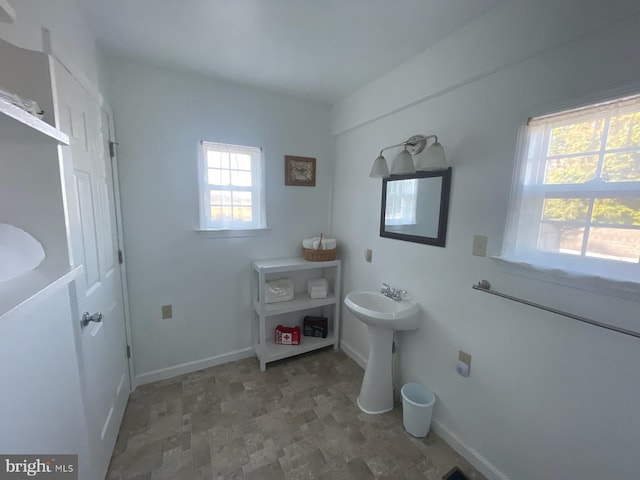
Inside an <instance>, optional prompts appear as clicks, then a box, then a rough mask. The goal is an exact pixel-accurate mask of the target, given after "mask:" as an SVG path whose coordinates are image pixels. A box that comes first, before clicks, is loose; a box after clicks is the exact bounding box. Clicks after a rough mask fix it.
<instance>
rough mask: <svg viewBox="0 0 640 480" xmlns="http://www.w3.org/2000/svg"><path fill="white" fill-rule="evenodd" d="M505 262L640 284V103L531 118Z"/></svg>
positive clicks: (633, 100) (626, 100) (609, 104)
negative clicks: (559, 269) (506, 260)
mask: <svg viewBox="0 0 640 480" xmlns="http://www.w3.org/2000/svg"><path fill="white" fill-rule="evenodd" d="M523 140H524V141H523V142H522V147H521V148H520V151H519V159H518V165H517V172H518V173H517V175H516V180H515V181H514V195H513V197H512V205H511V213H510V218H509V225H508V228H507V236H506V241H505V252H504V256H505V258H506V259H511V260H514V261H523V262H527V263H531V264H534V265H541V266H547V267H553V268H561V269H565V270H573V271H577V272H581V273H585V274H589V275H596V276H602V277H609V278H614V279H619V280H630V281H635V282H640V264H639V260H640V95H638V96H634V97H626V98H622V99H618V100H615V101H611V102H606V103H599V104H595V105H590V106H587V107H584V108H579V109H575V110H570V111H564V112H561V113H557V114H553V115H547V116H544V117H538V118H533V119H531V120H530V121H529V123H528V125H527V127H526V135H525V138H523Z"/></svg>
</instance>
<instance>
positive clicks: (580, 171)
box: [544, 155, 598, 185]
mask: <svg viewBox="0 0 640 480" xmlns="http://www.w3.org/2000/svg"><path fill="white" fill-rule="evenodd" d="M597 169H598V156H597V155H590V156H587V157H571V158H556V159H551V160H548V161H547V171H546V172H545V177H544V183H545V184H547V185H554V184H571V183H585V182H588V181H589V180H593V179H594V178H595V176H596V171H597Z"/></svg>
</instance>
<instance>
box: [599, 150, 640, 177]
mask: <svg viewBox="0 0 640 480" xmlns="http://www.w3.org/2000/svg"><path fill="white" fill-rule="evenodd" d="M602 178H605V179H607V180H608V181H609V182H640V151H637V152H627V153H608V154H607V155H605V156H604V164H603V166H602Z"/></svg>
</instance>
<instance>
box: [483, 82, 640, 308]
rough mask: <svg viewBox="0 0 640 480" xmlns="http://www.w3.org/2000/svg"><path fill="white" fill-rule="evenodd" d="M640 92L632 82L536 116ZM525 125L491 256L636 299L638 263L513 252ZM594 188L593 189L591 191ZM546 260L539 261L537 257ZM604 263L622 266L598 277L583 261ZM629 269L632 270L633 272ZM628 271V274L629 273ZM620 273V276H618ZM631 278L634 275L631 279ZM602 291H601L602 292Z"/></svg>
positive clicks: (576, 284) (639, 285)
mask: <svg viewBox="0 0 640 480" xmlns="http://www.w3.org/2000/svg"><path fill="white" fill-rule="evenodd" d="M638 92H640V85H634V86H633V87H626V88H624V89H618V90H616V91H611V92H609V94H608V95H607V96H598V97H594V96H591V97H588V98H583V99H582V100H581V101H580V102H573V103H571V104H565V105H563V106H562V108H558V109H554V110H552V111H551V112H549V111H546V112H544V113H541V114H540V115H536V117H540V116H544V115H549V114H553V113H554V112H563V111H569V110H573V109H578V108H581V107H585V106H586V107H588V106H590V105H594V104H597V103H604V102H609V101H615V100H616V99H621V98H624V97H626V96H633V95H638ZM527 131H528V127H527V125H526V124H525V125H523V126H522V127H521V128H520V130H519V134H518V142H517V146H516V155H517V158H516V163H515V168H514V176H513V181H512V188H511V195H510V200H509V211H508V215H507V222H506V226H505V231H504V238H503V248H502V254H501V255H498V256H493V257H491V258H493V259H494V260H498V261H500V262H502V263H503V264H504V265H508V266H509V267H510V269H513V268H515V269H516V270H518V272H519V274H524V275H525V276H529V275H528V274H527V272H528V273H533V275H530V276H532V277H533V278H539V279H544V277H548V280H549V281H552V282H553V283H559V284H562V285H567V286H571V287H576V288H582V289H586V290H591V291H598V292H602V293H605V294H611V295H613V296H620V297H621V298H626V299H631V300H634V301H638V300H637V297H636V296H637V295H638V294H639V293H640V281H638V280H636V278H637V271H638V270H637V269H640V263H625V262H613V261H609V260H602V259H599V258H595V257H583V256H576V257H575V258H573V257H572V256H571V255H564V254H558V253H548V254H539V252H538V254H536V258H531V257H529V256H527V255H526V254H525V255H523V254H522V253H521V252H518V253H515V252H514V249H513V245H514V244H515V235H516V233H517V228H515V227H514V226H515V225H517V224H518V222H520V221H522V219H520V218H518V217H519V213H518V210H519V205H520V202H521V198H522V191H523V189H524V188H523V181H524V175H525V174H526V169H527V161H526V160H523V159H522V158H521V155H523V154H525V155H526V149H527V148H528V145H527V143H528V138H527ZM631 183H632V182H629V187H632V185H631ZM633 183H634V185H633V187H635V188H632V190H634V191H637V190H638V189H637V184H638V182H633ZM594 191H595V190H594ZM558 255H561V256H562V257H563V258H564V259H565V260H568V261H567V262H563V265H562V266H559V267H558V266H557V265H556V264H555V263H554V261H555V260H557V258H558ZM544 257H546V259H545V260H544V261H540V258H544ZM603 262H604V264H606V265H607V270H608V271H609V272H610V271H611V270H616V268H614V269H611V268H610V266H611V264H613V263H618V265H619V266H620V267H621V268H620V269H617V272H615V274H614V275H613V276H612V275H610V273H607V274H606V275H603V276H600V275H595V274H593V273H591V272H590V271H589V270H591V268H585V263H590V264H592V266H595V267H596V268H595V270H598V271H599V269H598V268H597V266H598V264H603ZM632 269H635V270H633V271H632ZM629 272H631V274H630V273H629ZM618 275H619V277H618ZM630 277H634V278H630ZM603 291H604V292H603Z"/></svg>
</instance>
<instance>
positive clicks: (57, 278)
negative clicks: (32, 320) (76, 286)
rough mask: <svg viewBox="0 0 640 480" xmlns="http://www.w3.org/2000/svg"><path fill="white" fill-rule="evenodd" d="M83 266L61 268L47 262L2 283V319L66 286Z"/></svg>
mask: <svg viewBox="0 0 640 480" xmlns="http://www.w3.org/2000/svg"><path fill="white" fill-rule="evenodd" d="M82 272H83V266H82V265H80V266H78V267H66V268H64V267H63V268H60V267H56V266H54V265H51V264H47V263H46V260H45V262H44V263H43V264H42V265H40V266H39V267H38V268H36V269H35V270H33V271H31V272H29V273H27V274H25V275H22V276H20V277H17V278H14V279H11V280H7V281H6V282H1V283H0V321H3V320H6V319H7V318H8V317H9V316H10V315H12V314H13V313H15V312H16V311H18V310H19V309H20V308H21V307H23V306H24V305H26V304H27V303H29V302H31V301H33V300H35V299H37V298H41V297H43V296H45V295H47V294H49V293H53V292H55V291H56V290H58V289H60V288H62V287H64V286H66V285H67V284H68V283H70V282H71V281H73V280H75V279H76V278H78V277H79V276H80V275H81V274H82Z"/></svg>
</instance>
